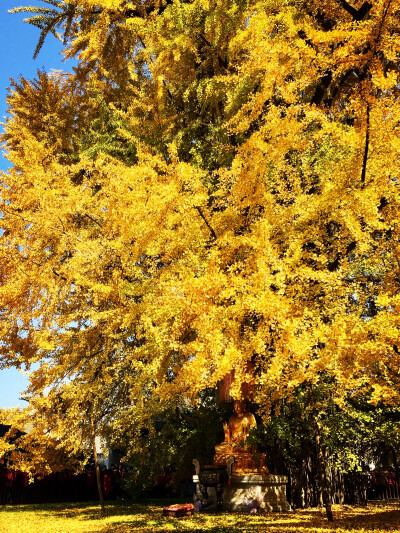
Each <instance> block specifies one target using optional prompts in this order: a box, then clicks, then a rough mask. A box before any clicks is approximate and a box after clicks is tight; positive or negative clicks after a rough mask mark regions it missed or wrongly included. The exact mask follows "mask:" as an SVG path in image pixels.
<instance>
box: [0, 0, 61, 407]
mask: <svg viewBox="0 0 400 533" xmlns="http://www.w3.org/2000/svg"><path fill="white" fill-rule="evenodd" d="M21 5H44V4H43V3H42V2H40V1H39V0H25V1H24V0H21V1H18V0H0V49H1V51H2V54H1V60H0V116H1V117H2V120H1V121H2V122H3V121H4V117H5V115H6V94H7V87H8V86H9V83H10V77H12V78H15V79H18V77H19V76H20V75H22V76H24V78H27V79H32V78H34V77H35V75H36V72H37V70H38V69H39V70H40V69H42V68H44V69H45V70H46V71H49V70H51V69H63V70H71V66H70V65H69V64H68V63H62V59H63V57H62V55H61V50H62V44H61V43H60V42H59V41H57V39H55V38H54V37H53V36H52V35H50V36H49V37H48V38H47V39H46V42H45V44H44V46H43V48H42V50H41V51H40V53H39V56H38V58H37V59H36V60H33V59H32V56H33V52H34V50H35V46H36V43H37V41H38V38H39V30H38V29H37V28H34V27H33V26H31V25H29V24H25V23H23V22H22V20H23V19H24V18H25V17H26V16H27V14H25V13H17V14H13V15H10V14H8V10H9V9H12V8H14V7H19V6H21ZM9 166H10V165H9V163H8V161H7V160H6V159H5V158H4V157H1V156H0V170H6V169H7V168H8V167H9ZM27 383H28V381H27V378H26V376H24V375H22V374H21V373H20V372H18V371H17V370H14V369H9V370H0V409H1V408H5V407H17V405H18V404H20V405H22V404H23V403H24V402H22V401H20V400H19V397H20V393H21V392H22V391H23V390H24V389H25V387H26V386H27Z"/></svg>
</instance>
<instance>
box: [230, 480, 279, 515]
mask: <svg viewBox="0 0 400 533" xmlns="http://www.w3.org/2000/svg"><path fill="white" fill-rule="evenodd" d="M287 480H288V478H287V477H286V476H272V475H244V476H239V475H235V474H234V475H232V476H231V478H230V482H229V484H225V485H224V489H223V492H222V507H223V509H224V510H226V511H242V512H249V510H250V509H251V508H254V507H255V508H259V509H260V511H261V510H264V511H275V512H284V511H290V505H289V504H288V502H287V500H286V483H287Z"/></svg>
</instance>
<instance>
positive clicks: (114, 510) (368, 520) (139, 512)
mask: <svg viewBox="0 0 400 533" xmlns="http://www.w3.org/2000/svg"><path fill="white" fill-rule="evenodd" d="M171 503H177V500H176V499H175V500H161V501H160V500H153V501H145V502H141V503H123V504H121V503H120V502H118V503H115V502H110V503H108V505H107V514H106V516H101V515H100V511H99V506H98V505H97V504H95V503H93V504H90V503H89V504H87V503H85V504H79V503H75V504H69V503H65V504H47V505H19V506H11V505H10V506H5V507H2V508H1V509H0V533H133V532H138V533H139V532H141V533H149V532H153V531H154V532H175V531H176V532H180V531H186V532H189V531H196V532H210V533H217V532H221V533H228V532H232V533H233V532H235V533H236V532H238V533H250V532H258V531H259V532H261V531H263V532H265V531H268V533H330V532H332V531H335V532H337V533H344V532H346V533H356V532H357V533H371V532H374V533H383V532H387V531H393V532H394V531H397V532H400V502H398V501H392V502H370V503H369V504H368V505H367V506H365V507H364V506H352V507H350V506H338V505H337V506H334V517H335V522H334V523H333V524H332V523H328V522H327V520H326V518H325V514H324V512H323V511H322V510H321V509H301V510H297V511H293V512H290V513H274V514H272V513H270V514H266V515H261V514H260V515H249V514H233V513H232V514H229V513H221V514H216V515H212V514H196V515H194V516H192V517H186V518H164V517H163V516H162V509H163V507H165V506H166V505H170V504H171Z"/></svg>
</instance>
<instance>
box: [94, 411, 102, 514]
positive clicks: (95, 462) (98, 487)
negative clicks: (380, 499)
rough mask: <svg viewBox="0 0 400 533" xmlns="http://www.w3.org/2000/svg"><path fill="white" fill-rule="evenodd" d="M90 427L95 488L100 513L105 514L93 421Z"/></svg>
mask: <svg viewBox="0 0 400 533" xmlns="http://www.w3.org/2000/svg"><path fill="white" fill-rule="evenodd" d="M91 429H92V446H93V457H94V467H95V470H96V479H97V489H98V491H99V497H100V507H101V514H105V512H106V509H105V506H104V496H103V488H102V486H101V478H100V468H99V461H98V459H97V449H96V434H95V431H94V424H93V421H92V422H91Z"/></svg>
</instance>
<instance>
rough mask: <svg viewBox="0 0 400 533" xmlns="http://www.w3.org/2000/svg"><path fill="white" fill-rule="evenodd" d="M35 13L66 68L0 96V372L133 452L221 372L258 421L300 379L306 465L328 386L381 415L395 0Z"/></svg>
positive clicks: (393, 362) (395, 229) (395, 195)
mask: <svg viewBox="0 0 400 533" xmlns="http://www.w3.org/2000/svg"><path fill="white" fill-rule="evenodd" d="M48 4H49V5H51V7H49V8H48V9H47V8H43V9H42V11H40V10H38V8H23V10H25V11H28V12H29V13H31V17H30V18H28V19H27V20H28V22H30V23H32V24H34V25H36V26H38V27H39V28H40V30H41V34H40V40H39V45H38V49H37V50H39V49H40V46H42V44H43V42H44V38H45V37H46V35H47V34H50V33H55V32H56V29H57V31H58V32H59V36H60V38H61V39H62V40H64V42H65V54H66V57H75V58H76V59H77V61H78V65H77V67H76V68H75V69H74V72H73V74H68V75H64V74H54V73H53V74H46V73H44V72H39V73H38V78H37V79H36V80H33V81H27V80H24V79H21V80H19V81H16V82H14V83H13V85H12V86H11V89H10V93H9V96H8V106H9V112H10V118H9V119H8V120H7V123H6V125H5V133H4V135H3V141H4V145H5V148H6V150H7V152H8V158H9V159H10V161H11V163H12V164H13V168H12V169H11V170H10V171H9V172H8V173H4V174H3V175H2V193H1V212H2V214H3V217H2V219H1V227H2V230H3V232H2V235H1V241H0V242H1V248H0V250H1V251H0V253H1V254H2V262H1V265H2V266H1V287H0V302H1V304H0V309H1V314H2V325H1V328H2V344H1V347H0V349H1V357H2V361H3V364H4V365H16V366H20V365H25V366H27V367H28V368H29V367H30V365H31V364H32V363H34V362H35V363H39V367H38V370H34V371H33V372H32V374H31V385H30V388H29V392H30V394H32V395H33V396H35V397H36V396H40V395H43V398H44V399H43V400H42V401H43V405H44V404H45V403H46V401H49V402H50V398H51V397H52V395H57V394H67V392H66V391H72V390H73V391H74V392H73V400H71V402H72V403H71V405H73V406H74V409H77V410H78V411H75V410H74V409H71V411H70V412H71V414H72V413H73V416H74V417H75V418H76V417H77V416H78V414H77V413H78V412H79V409H80V408H81V407H79V406H82V405H84V399H85V398H86V397H88V395H89V396H90V397H92V398H95V399H96V400H95V401H93V405H98V410H97V413H92V418H93V419H96V420H99V421H100V420H103V419H104V418H103V415H104V413H103V412H102V409H101V406H102V405H103V402H106V403H107V405H109V409H108V410H107V416H106V417H105V419H104V420H106V422H104V424H100V423H99V428H100V429H99V431H100V432H101V431H104V432H106V431H110V428H111V430H112V432H113V434H114V436H116V435H118V434H119V432H120V433H121V434H122V433H124V434H126V432H127V431H126V428H130V430H129V431H130V435H131V443H132V446H134V442H135V438H134V435H135V431H136V432H137V431H140V428H141V427H143V426H146V425H151V420H153V417H154V413H157V412H158V411H159V410H163V409H165V408H166V407H168V408H171V409H172V408H173V407H174V406H177V405H179V404H180V403H181V402H182V401H183V402H193V403H196V401H198V398H199V393H200V392H201V391H202V390H204V389H205V388H207V387H210V386H215V385H216V384H217V382H218V381H219V380H221V379H222V378H223V377H224V376H225V375H226V374H227V373H228V372H230V371H231V370H232V369H234V370H235V376H236V379H235V382H234V384H233V386H232V391H231V393H232V395H233V396H236V397H239V396H240V394H241V383H242V382H243V381H246V380H249V379H251V380H252V382H253V384H254V390H255V396H254V402H255V403H256V404H257V405H258V406H259V409H260V413H261V414H262V415H263V416H265V417H268V415H269V410H270V407H271V405H272V404H273V403H274V401H277V400H279V399H282V398H286V399H290V398H291V397H292V395H293V394H294V391H295V390H296V388H297V387H298V386H299V385H306V387H307V388H308V391H309V402H310V406H311V409H312V411H313V413H314V414H313V421H314V429H315V435H316V439H317V440H316V442H317V445H318V446H319V449H320V451H321V445H320V439H321V432H320V421H319V418H318V405H317V404H316V403H315V398H314V389H315V387H318V384H319V382H320V380H322V379H323V376H326V374H329V376H330V379H332V380H333V382H334V384H335V387H334V398H335V402H336V403H337V405H338V406H339V407H340V408H344V406H345V400H346V397H347V396H348V395H349V394H351V395H364V396H365V397H367V398H368V399H369V401H371V402H372V403H378V402H387V403H392V404H397V403H398V399H399V392H400V389H399V371H400V366H399V365H400V358H399V346H398V336H399V308H398V307H399V295H398V288H399V279H400V278H399V269H400V248H399V245H398V243H399V225H398V212H399V199H400V197H399V181H398V179H399V178H398V168H399V165H398V163H399V161H398V151H399V146H400V145H399V126H398V124H399V119H400V116H399V108H398V76H399V65H398V57H399V52H400V40H399V37H398V33H399V31H400V21H399V12H400V2H399V1H398V0H376V1H372V0H371V2H362V1H359V0H354V1H353V2H351V3H350V2H347V1H346V0H312V1H311V2H301V1H298V0H286V1H283V2H277V1H275V0H265V1H260V2H257V1H254V2H253V1H248V2H242V1H234V0H212V1H210V0H193V1H187V2H183V1H179V0H172V1H161V2H153V1H148V2H141V3H137V4H136V3H134V2H126V1H124V0H97V1H92V0H73V1H72V0H70V1H65V2H55V1H53V0H51V1H49V2H48ZM20 10H21V9H20ZM57 35H58V34H57ZM249 362H251V363H252V364H253V365H254V372H253V373H252V375H251V377H249V374H248V372H247V369H248V364H249ZM49 391H50V392H49ZM46 398H49V400H46ZM96 409H97V408H96ZM39 412H40V409H39ZM63 420H64V422H63V423H65V420H68V417H67V418H65V417H64V418H63ZM72 423H73V422H72V420H71V424H72ZM67 427H68V424H66V425H65V429H66V428H67ZM71 427H72V426H71ZM129 431H128V433H129ZM320 458H321V465H320V469H321V472H320V474H321V479H322V481H321V483H322V485H323V486H325V490H324V498H325V503H326V505H327V511H328V515H330V516H331V514H330V509H329V487H327V486H326V483H327V480H326V479H325V482H324V479H323V478H324V473H323V471H324V464H323V463H324V460H323V454H322V452H321V453H320Z"/></svg>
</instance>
